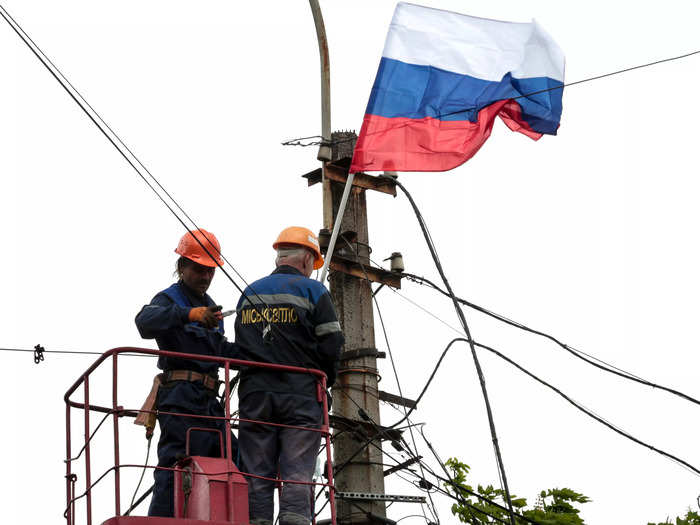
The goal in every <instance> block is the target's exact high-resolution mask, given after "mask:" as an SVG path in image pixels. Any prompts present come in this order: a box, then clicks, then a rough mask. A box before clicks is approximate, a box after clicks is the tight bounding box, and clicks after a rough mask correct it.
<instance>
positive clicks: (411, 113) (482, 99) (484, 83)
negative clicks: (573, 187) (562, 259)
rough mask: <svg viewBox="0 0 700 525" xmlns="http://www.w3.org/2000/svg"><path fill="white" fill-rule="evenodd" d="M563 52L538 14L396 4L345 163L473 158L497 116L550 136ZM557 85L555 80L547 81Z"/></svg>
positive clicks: (380, 167) (370, 167)
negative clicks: (489, 15) (526, 16)
mask: <svg viewBox="0 0 700 525" xmlns="http://www.w3.org/2000/svg"><path fill="white" fill-rule="evenodd" d="M563 83H564V55H563V53H562V51H561V50H560V49H559V46H557V44H556V42H554V40H552V38H551V37H550V36H549V35H548V34H547V33H546V32H545V31H544V30H543V29H542V28H541V27H540V26H539V25H538V24H537V23H536V22H535V21H533V22H530V23H514V22H501V21H497V20H487V19H483V18H475V17H471V16H467V15H462V14H459V13H453V12H450V11H442V10H439V9H432V8H428V7H423V6H418V5H414V4H407V3H403V2H401V3H399V4H398V5H397V6H396V10H395V11H394V17H393V19H392V21H391V25H390V26H389V33H388V35H387V39H386V43H385V46H384V51H383V53H382V59H381V61H380V63H379V70H378V72H377V77H376V79H375V81H374V86H373V87H372V92H371V94H370V98H369V102H368V104H367V110H366V112H365V117H364V121H363V123H362V129H361V131H360V135H359V137H358V140H357V144H356V146H355V152H354V155H353V160H352V164H351V166H350V171H351V172H353V173H355V172H359V171H445V170H449V169H452V168H455V167H457V166H459V165H461V164H463V163H464V162H466V161H467V160H468V159H469V158H471V157H472V156H473V155H474V154H475V153H476V152H477V151H478V150H479V148H481V146H482V145H483V144H484V142H485V141H486V139H488V137H489V135H490V134H491V129H492V127H493V123H494V121H495V119H496V117H500V118H501V119H502V120H503V121H504V123H505V124H506V125H507V126H508V127H509V128H510V129H511V130H513V131H518V132H520V133H522V134H524V135H527V136H528V137H530V138H532V139H534V140H537V139H539V138H540V137H541V136H542V135H543V134H548V135H556V132H557V128H558V127H559V120H560V118H561V111H562V92H563V89H562V86H563ZM553 88H554V89H553Z"/></svg>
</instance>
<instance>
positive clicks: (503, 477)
mask: <svg viewBox="0 0 700 525" xmlns="http://www.w3.org/2000/svg"><path fill="white" fill-rule="evenodd" d="M383 177H386V178H388V179H390V180H391V181H393V183H394V184H396V186H398V187H399V188H400V189H401V191H403V193H404V195H406V198H408V201H409V203H410V204H411V207H412V208H413V212H414V214H415V215H416V219H417V220H418V224H419V226H420V229H421V231H422V232H423V236H424V237H425V241H426V244H427V245H428V249H429V250H430V255H431V256H432V258H433V262H434V263H435V268H437V270H438V273H439V274H440V277H441V278H442V282H443V283H444V285H445V288H447V291H448V292H449V294H450V297H451V298H452V303H453V304H454V307H455V311H456V312H457V316H458V317H459V321H460V323H461V324H462V328H463V329H464V333H465V334H466V335H467V340H468V341H469V347H470V350H471V354H472V359H473V361H474V367H475V368H476V373H477V375H478V376H479V383H480V384H481V393H482V395H483V398H484V404H485V405H486V415H487V416H488V420H489V430H490V432H491V441H492V443H493V449H494V452H495V455H496V464H497V466H498V473H499V476H500V478H501V483H502V487H503V490H504V492H505V494H506V502H507V504H508V508H509V517H510V522H511V525H516V524H515V515H514V513H513V505H512V503H511V501H510V491H509V490H508V478H507V477H506V470H505V465H504V464H503V458H502V457H501V448H500V446H499V445H498V437H497V435H496V424H495V422H494V418H493V412H492V410H491V404H490V402H489V397H488V391H487V390H486V380H485V379H484V372H483V371H482V369H481V365H480V364H479V358H478V356H477V355H476V349H475V348H474V345H473V343H472V336H471V333H470V331H469V326H468V325H467V319H466V318H465V317H464V312H463V311H462V307H461V306H460V304H459V302H458V301H457V298H456V297H455V294H454V292H453V291H452V287H451V286H450V283H449V281H448V280H447V276H446V275H445V272H444V270H443V269H442V264H441V263H440V258H439V257H438V254H437V250H436V249H435V244H434V243H433V239H432V237H431V235H430V231H429V230H428V226H427V224H426V223H425V219H424V218H423V215H422V214H421V212H420V209H419V208H418V206H417V205H416V202H415V201H414V200H413V197H412V196H411V193H410V192H409V191H408V190H407V189H406V187H405V186H404V185H403V184H402V183H401V182H399V181H398V180H397V179H395V178H393V177H389V176H386V175H383Z"/></svg>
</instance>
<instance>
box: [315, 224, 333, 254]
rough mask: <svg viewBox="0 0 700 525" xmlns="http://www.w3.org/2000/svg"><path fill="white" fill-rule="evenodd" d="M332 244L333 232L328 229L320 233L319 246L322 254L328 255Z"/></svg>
mask: <svg viewBox="0 0 700 525" xmlns="http://www.w3.org/2000/svg"><path fill="white" fill-rule="evenodd" d="M330 243H331V231H330V230H329V229H327V228H323V229H322V230H321V231H319V232H318V246H319V249H320V250H321V253H322V254H324V255H325V254H326V252H327V251H328V245H329V244H330Z"/></svg>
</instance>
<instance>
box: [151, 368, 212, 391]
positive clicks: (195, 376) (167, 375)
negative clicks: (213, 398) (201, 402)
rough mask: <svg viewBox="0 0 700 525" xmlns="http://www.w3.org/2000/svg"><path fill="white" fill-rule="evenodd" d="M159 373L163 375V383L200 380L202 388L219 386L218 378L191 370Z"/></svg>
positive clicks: (210, 388)
mask: <svg viewBox="0 0 700 525" xmlns="http://www.w3.org/2000/svg"><path fill="white" fill-rule="evenodd" d="M159 375H162V376H163V379H162V382H163V383H169V382H170V381H201V382H202V384H203V385H204V388H207V389H209V390H216V389H217V388H218V386H219V380H218V378H216V377H214V376H210V375H209V374H202V373H201V372H194V371H192V370H168V371H166V372H163V373H162V374H159Z"/></svg>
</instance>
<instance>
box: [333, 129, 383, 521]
mask: <svg viewBox="0 0 700 525" xmlns="http://www.w3.org/2000/svg"><path fill="white" fill-rule="evenodd" d="M332 137H333V142H336V145H334V146H333V147H332V156H333V160H334V161H337V160H339V159H347V158H349V157H352V150H353V148H354V146H355V140H354V139H356V137H355V136H354V133H333V134H332ZM344 141H345V142H344ZM328 186H330V188H329V189H330V193H331V198H332V203H333V211H332V216H333V217H335V215H336V213H337V211H338V207H339V204H340V199H341V196H342V193H343V184H340V183H331V184H329V185H328ZM325 190H326V186H324V191H325ZM324 200H325V199H324ZM324 226H325V227H326V228H328V229H329V230H330V229H331V227H332V226H333V225H332V224H325V225H324ZM340 231H341V236H342V237H341V238H340V239H339V241H338V243H337V245H336V249H335V253H336V254H337V255H339V256H342V255H344V256H346V257H348V258H349V259H355V251H356V252H357V258H358V259H359V262H361V263H362V264H363V265H365V266H366V267H369V266H371V265H370V261H369V244H368V243H369V235H368V231H367V199H366V195H365V190H364V189H362V188H358V187H353V188H352V190H351V192H350V196H349V199H348V203H347V207H346V210H345V213H344V216H343V219H342V223H341V229H340ZM346 232H354V234H355V235H356V239H354V242H353V240H350V239H347V235H343V234H344V233H346ZM346 241H350V242H351V243H352V248H350V247H348V244H347V242H346ZM329 281H330V291H331V296H332V298H333V303H334V304H335V307H336V309H337V313H338V319H339V320H340V324H341V326H342V327H343V333H344V334H345V351H344V353H343V357H344V358H343V359H341V362H340V368H339V373H338V380H337V384H336V386H335V387H334V388H333V391H332V392H333V415H334V416H339V417H342V418H347V419H348V420H353V421H358V422H361V423H364V422H365V421H364V420H363V418H362V417H361V416H360V415H359V413H358V412H359V408H358V407H362V409H363V410H364V411H365V412H366V413H367V415H369V417H370V418H371V421H374V423H376V424H379V423H380V419H379V389H378V385H377V379H378V376H377V350H376V347H375V342H374V310H373V308H372V288H371V283H370V282H369V281H368V280H367V279H363V278H359V277H355V276H353V275H349V274H346V273H342V272H333V273H331V275H330V279H329ZM352 355H356V356H357V357H353V358H348V356H352ZM375 431H376V430H375V429H371V430H370V431H369V432H368V434H369V435H370V436H371V435H372V434H373V433H374V432H375ZM340 432H343V431H342V430H341V431H340ZM337 433H338V432H337ZM366 441H367V438H365V437H364V435H363V432H362V431H361V430H360V431H349V432H348V431H345V432H343V433H342V434H340V433H338V435H337V437H336V439H335V444H334V464H335V467H336V468H337V467H338V466H340V465H342V464H345V462H346V461H349V463H348V464H347V466H346V467H344V468H343V470H342V471H341V472H339V473H338V475H337V477H336V478H335V482H336V488H337V490H338V491H339V492H358V493H372V494H384V471H383V468H382V463H384V461H383V457H382V451H381V446H382V440H381V439H378V440H376V441H373V442H372V444H370V445H367V446H365V448H364V450H362V451H360V452H359V453H358V454H357V455H355V454H356V452H357V451H358V449H359V448H360V447H362V445H363V444H365V443H366ZM353 455H355V456H354V457H352V458H351V456H353ZM336 501H337V512H338V514H337V515H338V520H339V523H341V524H343V525H344V524H358V523H373V522H376V521H377V520H370V519H368V516H367V514H366V513H367V512H369V513H371V514H372V515H375V516H379V517H385V516H386V504H385V503H384V502H383V501H362V500H360V501H352V503H351V502H350V501H346V500H343V499H337V500H336ZM363 509H364V511H365V512H363Z"/></svg>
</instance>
